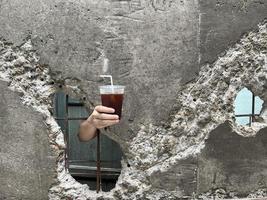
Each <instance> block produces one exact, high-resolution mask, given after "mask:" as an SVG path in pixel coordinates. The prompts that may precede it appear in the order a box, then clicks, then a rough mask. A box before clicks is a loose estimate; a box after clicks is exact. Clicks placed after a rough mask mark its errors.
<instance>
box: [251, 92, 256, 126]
mask: <svg viewBox="0 0 267 200" xmlns="http://www.w3.org/2000/svg"><path fill="white" fill-rule="evenodd" d="M254 121H255V95H254V93H252V116H251V122H254Z"/></svg>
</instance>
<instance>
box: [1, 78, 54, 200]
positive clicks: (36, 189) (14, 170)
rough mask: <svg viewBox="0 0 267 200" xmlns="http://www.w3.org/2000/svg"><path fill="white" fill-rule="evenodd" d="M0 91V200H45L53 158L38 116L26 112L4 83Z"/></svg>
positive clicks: (52, 167) (50, 179)
mask: <svg viewBox="0 0 267 200" xmlns="http://www.w3.org/2000/svg"><path fill="white" fill-rule="evenodd" d="M0 90H1V99H0V103H1V106H0V137H1V147H0V161H1V162H0V172H1V176H0V182H1V185H0V199H3V200H4V199H8V200H9V199H10V200H17V199H29V200H30V199H32V200H33V199H48V195H47V194H48V191H49V188H50V187H51V184H52V183H54V178H55V177H56V170H55V169H56V162H55V160H56V158H57V156H56V153H55V152H54V151H52V150H51V148H50V146H49V141H48V130H47V128H46V126H45V124H44V122H43V118H42V115H41V114H40V113H38V112H35V111H32V110H31V109H30V108H26V107H25V106H24V105H23V104H22V103H21V101H20V95H19V93H15V92H11V91H10V89H8V84H7V83H6V82H4V81H0Z"/></svg>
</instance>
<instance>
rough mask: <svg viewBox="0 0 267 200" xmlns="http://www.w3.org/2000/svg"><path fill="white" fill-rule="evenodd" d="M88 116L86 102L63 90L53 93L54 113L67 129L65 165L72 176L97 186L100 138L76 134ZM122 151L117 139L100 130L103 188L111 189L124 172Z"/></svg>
mask: <svg viewBox="0 0 267 200" xmlns="http://www.w3.org/2000/svg"><path fill="white" fill-rule="evenodd" d="M88 116H89V113H88V112H87V110H86V108H85V107H84V105H83V103H82V102H81V101H80V100H78V99H73V98H70V97H69V96H68V95H66V94H65V93H64V92H63V91H58V92H57V93H56V94H55V96H54V117H55V119H56V120H57V122H58V124H59V126H60V127H61V129H62V131H63V133H64V140H65V143H66V144H67V145H66V150H65V168H66V169H68V171H69V173H70V174H71V175H72V177H73V178H74V179H75V180H76V181H78V182H80V183H82V184H87V185H88V186H89V188H90V190H96V188H97V182H96V169H97V167H96V166H97V165H96V162H97V138H94V139H92V140H90V141H88V142H80V141H79V138H78V136H77V134H78V131H79V125H80V123H81V122H82V121H83V120H85V119H86V118H87V117H88ZM122 155H123V153H122V151H121V148H120V146H119V144H117V143H116V142H115V141H113V140H112V139H110V138H109V137H107V136H106V135H104V134H100V158H101V190H102V191H105V192H107V191H110V190H111V189H113V188H114V187H115V185H116V182H117V180H118V177H119V175H120V172H121V159H122Z"/></svg>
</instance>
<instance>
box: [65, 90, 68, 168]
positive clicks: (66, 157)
mask: <svg viewBox="0 0 267 200" xmlns="http://www.w3.org/2000/svg"><path fill="white" fill-rule="evenodd" d="M68 103H69V96H68V95H66V101H65V138H66V148H65V169H66V170H68V169H69V160H68V159H69V158H68V156H69V120H68V117H69V109H68Z"/></svg>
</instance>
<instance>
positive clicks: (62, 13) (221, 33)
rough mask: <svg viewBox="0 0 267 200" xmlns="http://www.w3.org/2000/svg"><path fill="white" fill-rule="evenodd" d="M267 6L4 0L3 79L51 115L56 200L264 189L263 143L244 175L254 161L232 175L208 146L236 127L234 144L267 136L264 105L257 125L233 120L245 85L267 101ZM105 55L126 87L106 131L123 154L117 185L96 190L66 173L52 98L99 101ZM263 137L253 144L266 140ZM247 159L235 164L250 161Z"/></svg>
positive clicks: (224, 161)
mask: <svg viewBox="0 0 267 200" xmlns="http://www.w3.org/2000/svg"><path fill="white" fill-rule="evenodd" d="M266 8H267V5H266V3H265V2H264V1H243V0H236V1H226V0H224V1H219V0H218V1H197V0H194V1H191V0H190V1H189V0H187V1H154V0H152V1H145V0H143V1H141V0H140V1H139V0H131V1H93V0H88V1H43V0H38V1H30V0H28V1H18V0H12V1H2V2H1V8H0V11H1V12H0V26H1V29H0V35H1V37H2V38H3V39H2V41H3V44H2V46H3V48H2V51H1V56H2V58H3V61H2V62H1V65H0V69H1V70H0V75H1V78H2V79H5V80H6V81H8V82H10V89H13V90H18V91H20V92H21V97H22V102H23V103H24V104H25V105H29V106H31V107H32V108H33V109H35V110H37V111H39V112H41V113H43V115H44V121H45V122H46V124H47V129H48V131H49V132H50V134H49V139H50V145H51V147H53V148H54V149H55V150H58V151H57V153H58V159H57V163H58V167H57V172H58V177H57V180H55V183H54V184H53V187H51V189H50V193H49V198H50V199H66V198H71V199H95V198H97V197H99V198H100V199H101V197H102V198H104V199H178V198H181V197H184V198H187V197H193V196H196V195H199V198H209V197H210V196H212V195H224V197H233V196H240V197H241V196H248V195H249V193H253V194H254V193H255V191H257V190H258V189H262V191H264V189H265V188H266V183H265V182H264V181H259V180H258V179H259V178H258V177H261V180H265V179H266V174H265V173H259V171H260V170H261V169H263V168H264V166H265V165H266V162H265V160H266V159H265V154H264V153H260V152H265V151H266V149H265V147H264V146H262V147H261V148H259V149H254V150H253V152H254V154H255V155H256V154H260V156H259V157H258V159H256V161H257V162H258V164H257V166H256V167H255V168H253V167H252V168H251V171H250V172H251V176H245V177H243V176H242V174H244V173H246V171H245V170H248V169H246V168H240V171H238V174H236V175H234V176H233V175H231V174H232V173H233V172H232V171H231V170H230V171H229V168H232V166H233V158H231V157H227V156H225V157H224V156H221V155H220V154H219V153H218V152H220V151H221V150H223V146H222V147H220V146H216V147H217V148H218V149H217V151H216V150H215V151H213V148H212V149H211V148H210V147H212V145H214V144H216V138H218V140H219V141H221V142H222V143H223V142H229V140H230V141H231V138H235V137H237V136H236V135H235V134H236V133H237V134H239V135H241V136H238V138H239V139H237V140H236V143H235V144H236V145H239V146H241V142H242V141H244V140H243V139H241V138H243V137H252V136H255V135H256V134H257V132H258V131H261V134H264V132H266V129H264V128H265V127H266V111H265V109H266V105H265V108H264V112H262V116H261V117H262V119H261V122H260V123H253V125H252V127H251V128H249V127H242V126H237V125H235V123H234V120H233V116H234V112H233V101H234V99H235V96H236V94H237V92H238V91H239V90H240V89H241V88H242V87H247V88H249V89H251V90H252V91H253V92H255V94H256V95H258V96H260V97H261V98H262V99H263V100H265V101H266V100H267V97H266V70H267V69H266V62H267V61H266V60H267V59H266V53H267V52H266V48H267V44H266V41H267V38H266V22H263V23H262V24H260V25H259V26H257V24H259V23H260V22H261V21H262V20H263V19H264V18H265V17H266V12H264V11H265V10H266ZM251 29H253V30H254V31H252V32H250V33H249V34H247V35H245V36H243V37H242V38H243V39H242V40H241V41H240V40H239V39H240V38H241V36H242V35H243V34H244V33H245V32H249V31H250V30H251ZM5 40H7V41H8V42H10V43H8V42H5ZM235 43H236V45H234V44H235ZM16 46H17V48H15V47H16ZM10 52H12V53H11V55H13V54H16V55H17V56H10ZM223 52H224V55H223V54H221V53H223ZM219 54H221V56H220V57H219V56H218V55H219ZM21 55H23V57H24V59H22V60H21V58H20V56H21ZM35 58H36V59H35ZM104 58H109V60H110V68H109V71H110V72H111V73H112V74H113V75H114V77H115V82H116V83H120V84H125V85H126V86H127V90H126V99H125V105H124V108H125V109H124V111H125V112H124V117H123V120H122V122H121V124H120V125H119V126H115V127H113V128H111V129H109V130H108V132H107V134H109V135H110V137H112V138H113V139H115V140H116V141H118V142H119V143H120V145H121V146H122V149H123V151H124V152H125V154H126V158H125V160H123V169H122V173H121V176H120V178H119V181H118V184H117V185H116V188H115V189H114V190H112V191H111V192H109V193H100V194H96V193H95V192H94V191H90V190H89V188H88V187H87V186H86V185H81V184H79V183H77V182H75V180H74V179H73V178H72V177H71V176H70V175H69V174H68V173H67V172H66V171H65V170H64V167H63V166H64V159H63V158H64V157H63V155H62V149H63V148H64V144H62V142H63V137H62V133H61V131H60V129H59V128H58V126H57V125H56V123H55V121H54V119H53V117H52V116H51V113H50V112H49V110H50V108H51V106H52V105H51V101H50V100H49V98H51V96H52V94H53V92H54V91H55V89H56V85H58V84H62V85H63V86H64V88H65V89H66V91H68V92H69V93H70V94H72V95H75V96H80V97H86V103H87V106H88V109H91V108H92V106H94V105H96V104H98V103H99V97H98V89H97V86H98V85H101V84H103V81H102V80H101V79H99V77H98V75H99V74H101V73H102V64H103V59H104ZM206 62H209V63H211V64H205V63H206ZM16 63H20V64H16ZM35 80H38V81H37V82H35ZM53 83H55V84H53ZM54 85H55V86H54ZM225 122H227V123H226V125H225V126H229V127H228V128H226V132H223V133H221V132H222V130H221V129H219V132H220V133H221V136H222V137H223V136H224V135H227V134H230V136H229V138H230V139H229V138H228V137H225V138H220V136H218V135H217V134H213V133H212V134H211V136H210V137H211V139H210V140H207V141H205V139H207V138H209V135H210V132H211V131H214V129H216V127H218V126H219V125H221V124H225ZM227 124H229V125H227ZM216 131H217V129H216ZM224 131H225V130H224ZM261 134H260V135H261ZM213 135H215V136H213ZM260 135H259V136H258V135H257V136H256V138H257V139H255V140H252V139H251V140H250V139H248V140H246V141H248V142H247V143H249V142H251V141H252V142H253V145H255V146H257V144H261V143H262V142H263V141H264V136H262V137H261V136H260ZM214 138H215V139H214ZM239 142H240V143H239ZM244 143H246V142H244ZM244 143H243V144H244ZM220 148H222V149H220ZM228 150H229V151H230V149H228ZM231 152H232V151H230V152H228V154H231ZM239 153H240V154H242V153H243V151H240V152H239ZM240 154H238V152H237V155H236V156H237V157H239V158H240V160H239V161H240V162H238V163H237V164H235V165H236V166H238V165H240V166H243V165H242V164H244V162H247V160H248V159H247V158H246V157H242V156H241V155H240ZM226 155H227V154H226ZM216 156H217V157H216ZM205 161H207V162H208V165H209V166H211V168H212V167H213V168H212V169H216V170H215V171H216V172H213V171H212V170H211V171H210V170H209V168H207V167H208V165H207V163H205ZM256 161H255V162H256ZM127 163H128V164H129V165H130V167H127ZM229 163H230V164H229ZM228 164H229V165H228ZM231 164H232V165H231ZM227 166H228V167H229V168H227ZM249 166H250V165H249ZM249 166H248V168H249ZM200 172H201V174H200ZM235 173H237V171H236V172H235ZM205 174H206V175H205ZM214 174H215V175H214ZM217 174H218V177H217ZM214 176H215V178H213V179H212V180H211V179H210V177H214ZM241 177H242V178H243V179H242V180H241ZM164 180H166V181H164ZM242 181H244V182H246V183H247V184H246V186H245V185H241V184H240V183H241V182H242ZM259 183H260V184H259ZM233 184H236V185H238V187H233V186H232V185H233ZM257 184H258V187H257ZM216 189H218V190H216ZM259 193H260V195H261V194H262V193H261V192H259ZM253 194H251V195H253ZM263 195H264V194H263Z"/></svg>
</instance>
